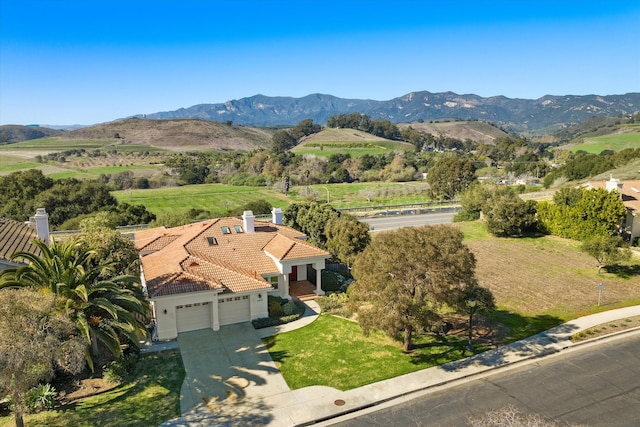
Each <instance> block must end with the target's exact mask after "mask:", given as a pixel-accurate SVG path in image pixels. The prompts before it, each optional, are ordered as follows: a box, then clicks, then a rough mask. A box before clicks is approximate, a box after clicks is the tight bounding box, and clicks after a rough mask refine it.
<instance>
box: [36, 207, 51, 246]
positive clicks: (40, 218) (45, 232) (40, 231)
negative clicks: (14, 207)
mask: <svg viewBox="0 0 640 427" xmlns="http://www.w3.org/2000/svg"><path fill="white" fill-rule="evenodd" d="M33 219H34V221H35V223H36V234H37V235H38V238H39V239H40V240H42V241H43V242H45V243H46V244H47V245H48V244H49V214H47V211H46V210H45V208H38V209H36V215H35V216H34V217H33Z"/></svg>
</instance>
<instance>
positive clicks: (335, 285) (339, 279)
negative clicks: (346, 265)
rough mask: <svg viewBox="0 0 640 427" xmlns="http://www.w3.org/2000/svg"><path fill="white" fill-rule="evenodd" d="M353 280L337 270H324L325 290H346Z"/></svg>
mask: <svg viewBox="0 0 640 427" xmlns="http://www.w3.org/2000/svg"><path fill="white" fill-rule="evenodd" d="M351 282H353V279H352V278H350V277H346V276H343V275H342V274H340V273H337V272H335V271H329V270H323V271H322V290H323V291H325V292H344V291H345V290H346V289H347V286H349V285H350V284H351Z"/></svg>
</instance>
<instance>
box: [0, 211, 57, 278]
mask: <svg viewBox="0 0 640 427" xmlns="http://www.w3.org/2000/svg"><path fill="white" fill-rule="evenodd" d="M35 239H40V240H42V241H44V242H49V215H48V214H47V212H46V210H45V209H44V208H39V209H37V210H36V214H35V216H33V217H31V218H29V221H28V222H26V223H25V222H19V221H14V220H12V219H9V218H2V217H0V271H2V270H6V269H8V268H15V267H20V265H21V264H19V263H17V262H14V261H11V256H12V255H13V254H14V253H16V252H29V253H32V254H35V255H40V248H38V247H37V246H36V245H34V244H33V241H34V240H35Z"/></svg>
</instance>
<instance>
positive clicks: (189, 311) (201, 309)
mask: <svg viewBox="0 0 640 427" xmlns="http://www.w3.org/2000/svg"><path fill="white" fill-rule="evenodd" d="M176 322H177V328H178V333H180V332H188V331H195V330H197V329H206V328H210V327H211V303H209V302H204V303H195V304H185V305H178V306H176Z"/></svg>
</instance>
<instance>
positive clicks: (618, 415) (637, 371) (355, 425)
mask: <svg viewBox="0 0 640 427" xmlns="http://www.w3.org/2000/svg"><path fill="white" fill-rule="evenodd" d="M509 404H511V405H514V406H515V407H516V408H518V410H519V411H521V412H522V413H528V414H539V415H541V416H543V417H545V418H547V419H553V420H557V421H560V422H564V423H570V424H572V425H575V424H578V425H583V426H638V425H640V334H638V333H636V334H634V335H630V336H625V337H623V338H618V339H616V340H613V341H611V340H607V341H606V342H602V343H598V344H596V345H594V344H590V345H588V346H580V347H577V348H576V349H574V350H572V351H570V352H567V353H563V354H561V355H558V356H554V357H549V358H545V359H541V360H538V361H535V362H532V363H530V364H527V365H524V366H522V367H519V368H516V369H514V370H510V371H507V372H501V373H497V374H495V375H490V376H487V377H484V378H481V379H477V380H471V381H469V382H467V383H465V384H462V385H459V386H455V387H451V388H447V389H446V390H442V391H437V392H432V393H427V394H425V395H423V396H421V397H418V398H416V399H414V400H411V401H409V402H406V403H401V404H398V405H395V406H391V407H388V408H385V409H381V410H377V411H376V410H375V409H370V410H369V411H370V412H369V413H366V414H362V415H355V414H352V415H351V416H352V417H353V418H351V419H348V420H346V421H340V422H337V423H335V424H333V425H337V426H344V427H359V426H362V427H365V426H366V427H372V426H463V425H468V424H467V421H468V418H469V417H477V416H479V415H482V414H484V413H485V412H486V411H490V410H495V409H499V408H502V407H504V406H506V405H509Z"/></svg>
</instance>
